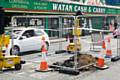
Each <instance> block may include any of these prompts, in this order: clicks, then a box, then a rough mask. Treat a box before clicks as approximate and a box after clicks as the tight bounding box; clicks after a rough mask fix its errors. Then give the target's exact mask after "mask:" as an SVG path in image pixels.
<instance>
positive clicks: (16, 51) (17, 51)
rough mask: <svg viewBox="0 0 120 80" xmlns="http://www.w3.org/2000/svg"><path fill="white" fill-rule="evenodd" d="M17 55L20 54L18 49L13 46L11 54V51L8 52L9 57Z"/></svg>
mask: <svg viewBox="0 0 120 80" xmlns="http://www.w3.org/2000/svg"><path fill="white" fill-rule="evenodd" d="M19 53H20V49H19V47H18V46H14V47H13V52H12V49H11V50H10V55H13V54H14V55H19Z"/></svg>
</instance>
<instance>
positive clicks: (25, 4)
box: [0, 0, 120, 14]
mask: <svg viewBox="0 0 120 80" xmlns="http://www.w3.org/2000/svg"><path fill="white" fill-rule="evenodd" d="M0 6H3V7H4V8H11V9H14V8H15V9H17V10H24V9H25V10H35V11H38V10H42V11H46V12H49V11H50V12H52V11H53V12H76V11H78V10H80V11H81V12H87V13H103V14H105V13H107V14H118V13H117V12H120V11H117V10H119V9H115V8H106V7H100V6H90V5H79V4H67V3H60V2H48V1H40V0H2V1H1V2H0Z"/></svg>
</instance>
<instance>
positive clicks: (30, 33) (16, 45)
mask: <svg viewBox="0 0 120 80" xmlns="http://www.w3.org/2000/svg"><path fill="white" fill-rule="evenodd" d="M12 35H13V36H12V37H13V39H10V44H9V45H8V48H6V52H5V54H6V55H9V54H10V55H12V54H17V55H19V54H20V53H21V52H27V51H34V50H39V51H40V50H41V47H42V44H43V43H42V42H43V41H42V37H43V36H44V37H45V43H46V49H48V47H49V45H50V41H49V37H48V35H47V33H46V32H45V31H44V30H43V29H37V28H15V29H13V34H12ZM12 46H13V49H12Z"/></svg>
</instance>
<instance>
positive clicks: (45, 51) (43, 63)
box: [36, 37, 50, 72]
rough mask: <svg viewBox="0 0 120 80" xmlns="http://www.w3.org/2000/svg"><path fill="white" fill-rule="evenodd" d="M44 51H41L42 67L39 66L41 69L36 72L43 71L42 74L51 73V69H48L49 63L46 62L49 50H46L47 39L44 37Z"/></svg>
mask: <svg viewBox="0 0 120 80" xmlns="http://www.w3.org/2000/svg"><path fill="white" fill-rule="evenodd" d="M42 42H43V43H42V44H43V45H42V50H41V53H42V60H41V62H40V65H39V69H37V70H36V71H40V72H41V71H42V72H46V71H50V69H48V63H47V60H46V58H47V57H46V53H47V49H46V48H45V38H44V37H42Z"/></svg>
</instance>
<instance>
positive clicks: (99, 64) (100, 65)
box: [95, 41, 108, 70]
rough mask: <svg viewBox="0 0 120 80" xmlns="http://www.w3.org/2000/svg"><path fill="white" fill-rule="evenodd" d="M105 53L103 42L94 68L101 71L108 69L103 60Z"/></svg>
mask: <svg viewBox="0 0 120 80" xmlns="http://www.w3.org/2000/svg"><path fill="white" fill-rule="evenodd" d="M105 51H106V46H105V42H104V41H103V43H102V50H101V51H100V53H99V56H98V60H97V64H96V65H95V67H96V68H98V69H101V70H104V69H107V68H108V66H107V65H105V60H104V55H105Z"/></svg>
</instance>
